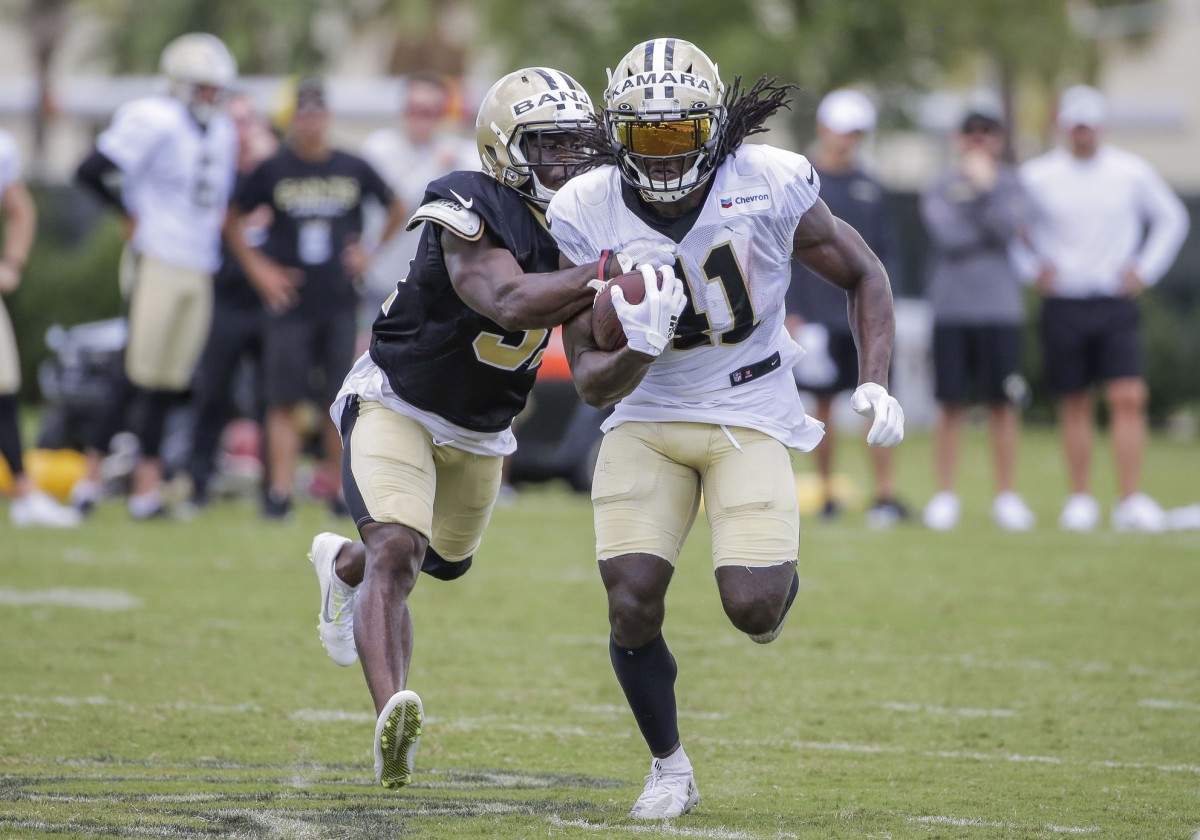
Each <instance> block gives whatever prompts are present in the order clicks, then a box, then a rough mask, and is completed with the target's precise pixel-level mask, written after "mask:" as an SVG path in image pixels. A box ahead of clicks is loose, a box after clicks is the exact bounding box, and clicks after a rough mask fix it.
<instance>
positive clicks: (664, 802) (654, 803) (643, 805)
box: [629, 756, 700, 820]
mask: <svg viewBox="0 0 1200 840" xmlns="http://www.w3.org/2000/svg"><path fill="white" fill-rule="evenodd" d="M671 758H674V756H671ZM669 760H670V759H668V761H669ZM699 801H700V791H699V790H697V789H696V779H695V777H694V776H693V775H692V768H691V765H690V763H689V764H688V767H687V769H686V770H682V771H676V772H670V771H667V770H665V769H664V768H663V760H662V759H658V758H656V759H654V760H653V761H652V762H650V775H649V776H647V777H646V789H645V790H643V791H642V795H641V796H639V797H638V800H637V802H635V803H633V809H632V810H631V811H630V812H629V816H631V817H634V818H635V819H639V820H666V819H670V818H672V817H681V816H683V815H684V814H686V813H687V812H688V811H690V810H692V807H693V806H694V805H695V804H696V803H697V802H699Z"/></svg>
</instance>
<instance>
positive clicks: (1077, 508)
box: [1058, 493, 1100, 531]
mask: <svg viewBox="0 0 1200 840" xmlns="http://www.w3.org/2000/svg"><path fill="white" fill-rule="evenodd" d="M1099 522H1100V505H1098V504H1096V500H1095V499H1093V498H1092V497H1091V496H1089V495H1088V494H1087V493H1075V494H1073V495H1071V496H1070V497H1069V498H1068V499H1067V503H1066V504H1065V505H1063V509H1062V514H1061V515H1060V516H1059V517H1058V527H1059V528H1062V529H1063V530H1064V531H1092V530H1095V528H1096V525H1097V524H1099Z"/></svg>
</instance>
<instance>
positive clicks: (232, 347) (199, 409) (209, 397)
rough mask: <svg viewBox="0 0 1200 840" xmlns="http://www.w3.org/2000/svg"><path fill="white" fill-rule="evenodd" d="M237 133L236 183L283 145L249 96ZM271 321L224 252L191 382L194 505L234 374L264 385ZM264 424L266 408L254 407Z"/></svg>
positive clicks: (259, 214)
mask: <svg viewBox="0 0 1200 840" xmlns="http://www.w3.org/2000/svg"><path fill="white" fill-rule="evenodd" d="M227 110H228V112H229V116H230V118H231V119H232V120H233V124H234V127H235V128H236V129H237V137H238V156H237V184H238V185H240V184H241V183H242V182H243V181H244V180H245V179H246V177H247V176H248V175H249V174H250V172H251V171H252V170H253V169H254V168H255V167H256V166H258V164H260V163H262V161H264V160H265V159H266V158H268V157H270V156H271V155H272V154H274V153H275V151H276V150H277V148H278V146H279V143H278V141H277V140H276V139H275V135H274V134H272V133H271V129H270V126H269V124H268V123H267V120H266V118H265V117H264V116H263V115H262V114H260V113H258V111H257V110H255V107H254V101H253V100H252V99H251V98H250V97H249V96H246V95H245V94H238V95H236V96H233V97H231V98H230V100H229V105H228V108H227ZM270 218H271V211H270V210H269V209H268V208H266V207H260V208H258V210H256V211H255V212H254V213H252V214H250V215H249V216H248V217H247V220H246V222H247V223H246V225H245V227H244V233H245V236H246V238H247V241H248V242H249V243H250V244H251V245H261V244H262V243H263V241H264V239H265V238H266V228H267V224H268V223H269V222H270ZM265 318H266V314H265V310H264V309H263V304H262V299H261V298H260V297H259V296H258V292H257V291H255V289H254V287H253V286H252V285H251V284H250V281H249V278H247V277H246V273H245V272H244V271H243V270H242V267H241V265H239V264H238V261H237V260H236V259H234V258H233V254H232V253H231V252H230V251H229V249H228V248H225V249H224V250H223V252H222V256H221V267H220V268H219V269H218V270H217V273H216V276H214V277H213V319H212V331H211V332H210V333H209V335H208V343H207V344H205V346H204V352H203V353H202V354H201V356H200V362H199V364H198V365H197V367H196V376H195V379H194V380H193V382H192V410H193V411H192V414H193V418H192V419H193V427H192V447H191V459H190V463H189V471H190V473H191V477H192V502H193V504H195V505H197V506H201V507H202V506H204V505H205V504H207V502H208V489H209V482H210V480H211V478H212V475H213V471H214V466H215V459H216V451H217V445H218V444H219V443H220V440H221V433H222V431H223V429H224V428H225V424H226V423H227V422H228V421H229V419H230V418H231V417H232V416H233V414H234V409H235V405H234V393H233V392H234V388H233V384H234V375H235V374H236V373H237V370H238V365H239V363H240V362H242V361H243V360H249V361H250V362H251V363H253V365H254V369H255V373H256V374H257V375H256V376H255V384H256V385H257V386H259V387H258V388H256V389H255V393H256V395H257V394H258V392H259V391H260V390H261V383H262V333H263V323H264V320H265ZM249 408H250V410H251V411H252V412H253V414H254V416H255V418H256V419H261V406H260V405H254V406H251V407H249Z"/></svg>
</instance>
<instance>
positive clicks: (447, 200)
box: [370, 172, 559, 432]
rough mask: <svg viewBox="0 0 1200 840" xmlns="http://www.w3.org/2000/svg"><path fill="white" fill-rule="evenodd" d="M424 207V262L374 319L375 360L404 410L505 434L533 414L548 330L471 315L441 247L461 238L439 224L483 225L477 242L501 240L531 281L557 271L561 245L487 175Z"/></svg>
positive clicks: (451, 182)
mask: <svg viewBox="0 0 1200 840" xmlns="http://www.w3.org/2000/svg"><path fill="white" fill-rule="evenodd" d="M422 207H423V208H425V209H427V210H429V211H430V212H429V214H428V215H426V216H425V218H426V221H425V223H424V229H423V230H422V232H421V241H420V244H419V245H418V247H417V255H416V257H415V258H414V259H413V261H412V264H411V270H410V271H409V275H408V277H406V278H404V279H403V280H401V281H400V282H399V283H397V284H396V291H395V292H393V293H392V295H391V296H390V297H389V298H388V299H387V300H386V301H385V302H384V304H383V309H382V311H381V312H380V314H379V316H378V317H377V318H376V319H375V325H374V328H373V334H372V337H371V350H370V352H371V358H372V360H373V361H374V362H375V364H376V365H378V366H379V368H380V369H381V370H382V371H383V372H384V374H385V375H386V376H387V379H388V383H389V384H390V385H391V387H392V390H393V391H395V393H396V395H397V396H398V397H399V398H400V399H402V400H404V401H405V402H407V403H410V404H411V405H414V406H416V407H417V408H419V409H422V410H423V411H428V412H431V413H433V414H436V415H438V416H439V417H442V418H444V419H446V420H449V421H450V422H451V423H454V424H455V425H458V426H461V427H463V428H465V429H470V430H472V431H477V432H499V431H501V430H504V429H507V428H508V427H509V426H510V425H511V424H512V421H513V418H514V417H516V416H517V414H518V413H519V412H520V411H521V409H522V408H524V407H525V401H526V399H527V398H528V396H529V391H530V389H532V388H533V383H534V379H535V378H536V377H537V367H538V365H539V364H541V360H542V353H543V352H544V351H545V348H546V344H547V342H548V341H549V337H550V331H549V330H544V329H538V330H518V331H516V332H513V331H509V330H505V329H504V328H502V327H501V326H499V325H498V324H496V323H495V322H494V321H492V320H491V319H490V318H487V317H486V316H484V315H481V314H480V313H478V312H476V311H475V310H473V309H471V307H469V306H467V304H466V303H464V302H463V300H462V299H461V298H460V297H459V296H458V294H457V292H455V290H454V286H453V285H452V284H451V282H450V276H449V273H448V272H447V270H446V263H445V259H444V257H443V254H442V244H441V243H442V238H443V237H445V236H455V235H459V234H456V233H450V232H449V230H447V229H446V228H445V227H444V226H443V225H442V224H440V223H439V222H438V221H437V220H436V217H437V215H438V213H439V211H441V212H448V213H457V214H461V213H462V211H463V210H464V209H465V210H469V211H470V212H471V213H473V214H475V215H476V216H477V217H478V220H479V222H480V223H481V224H479V226H478V229H477V230H476V231H474V232H473V233H472V234H471V236H473V238H476V239H477V238H480V237H483V236H490V237H492V238H493V239H495V240H496V241H497V242H498V243H499V244H501V245H502V246H503V247H505V248H507V249H508V250H509V251H511V252H512V254H513V256H514V257H515V258H516V260H517V263H518V264H519V265H520V266H521V268H522V269H523V270H524V271H525V272H526V273H541V272H546V271H555V270H557V269H558V259H559V251H558V246H557V245H556V244H555V242H554V239H553V238H552V237H551V236H550V234H549V232H548V231H547V230H546V227H545V225H544V224H543V222H542V220H541V218H540V217H539V216H538V215H537V214H535V213H534V211H533V210H532V209H531V208H530V206H529V204H528V203H526V201H525V200H524V199H523V198H522V197H521V196H520V194H519V193H517V192H516V191H515V190H512V189H509V188H508V187H505V186H502V185H501V184H500V183H499V182H497V181H496V180H495V179H493V178H491V177H490V176H487V175H484V174H483V173H481V172H452V173H451V174H449V175H447V176H445V177H443V178H439V179H438V180H436V181H433V182H432V183H430V184H429V186H428V188H427V189H426V192H425V199H424V201H423V202H422ZM418 215H421V214H420V213H419V214H418Z"/></svg>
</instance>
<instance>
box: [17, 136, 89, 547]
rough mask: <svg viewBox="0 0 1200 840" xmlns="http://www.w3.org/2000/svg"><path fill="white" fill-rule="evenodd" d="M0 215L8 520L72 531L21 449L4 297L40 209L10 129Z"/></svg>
mask: <svg viewBox="0 0 1200 840" xmlns="http://www.w3.org/2000/svg"><path fill="white" fill-rule="evenodd" d="M0 212H2V213H3V216H4V250H3V252H2V256H0V456H3V458H4V460H5V462H6V463H7V464H8V471H9V473H10V474H11V476H12V486H13V500H12V505H11V507H10V508H9V511H8V512H9V517H10V518H11V519H12V523H13V524H14V525H16V526H18V527H24V526H29V525H42V526H45V527H49V528H71V527H74V526H75V525H78V524H79V518H80V517H79V512H78V511H76V510H75V509H74V508H71V507H66V506H64V505H60V504H59V503H58V502H57V501H55V500H54V499H52V498H51V497H50V496H49V495H47V494H46V493H44V492H42V491H41V490H40V489H38V488H37V487H36V486H35V485H34V483H33V481H32V480H31V479H30V478H29V476H28V475H26V473H25V458H24V455H23V453H22V451H21V428H20V418H19V417H18V416H17V392H18V391H19V390H20V388H21V366H20V364H19V363H18V359H17V339H16V336H15V335H14V334H13V327H12V321H11V320H10V319H9V317H8V310H7V309H6V308H5V306H4V296H5V295H10V294H12V293H13V292H15V291H16V290H17V286H19V285H20V284H21V272H22V271H23V270H24V268H25V262H26V260H28V259H29V249H30V248H32V247H33V237H34V232H35V230H36V229H37V208H36V207H35V206H34V204H33V197H32V196H30V195H29V189H28V188H27V187H26V186H25V181H24V179H23V178H22V176H21V157H20V153H19V152H18V151H17V144H16V142H15V141H14V140H13V138H12V135H11V134H9V133H8V132H7V131H0Z"/></svg>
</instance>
